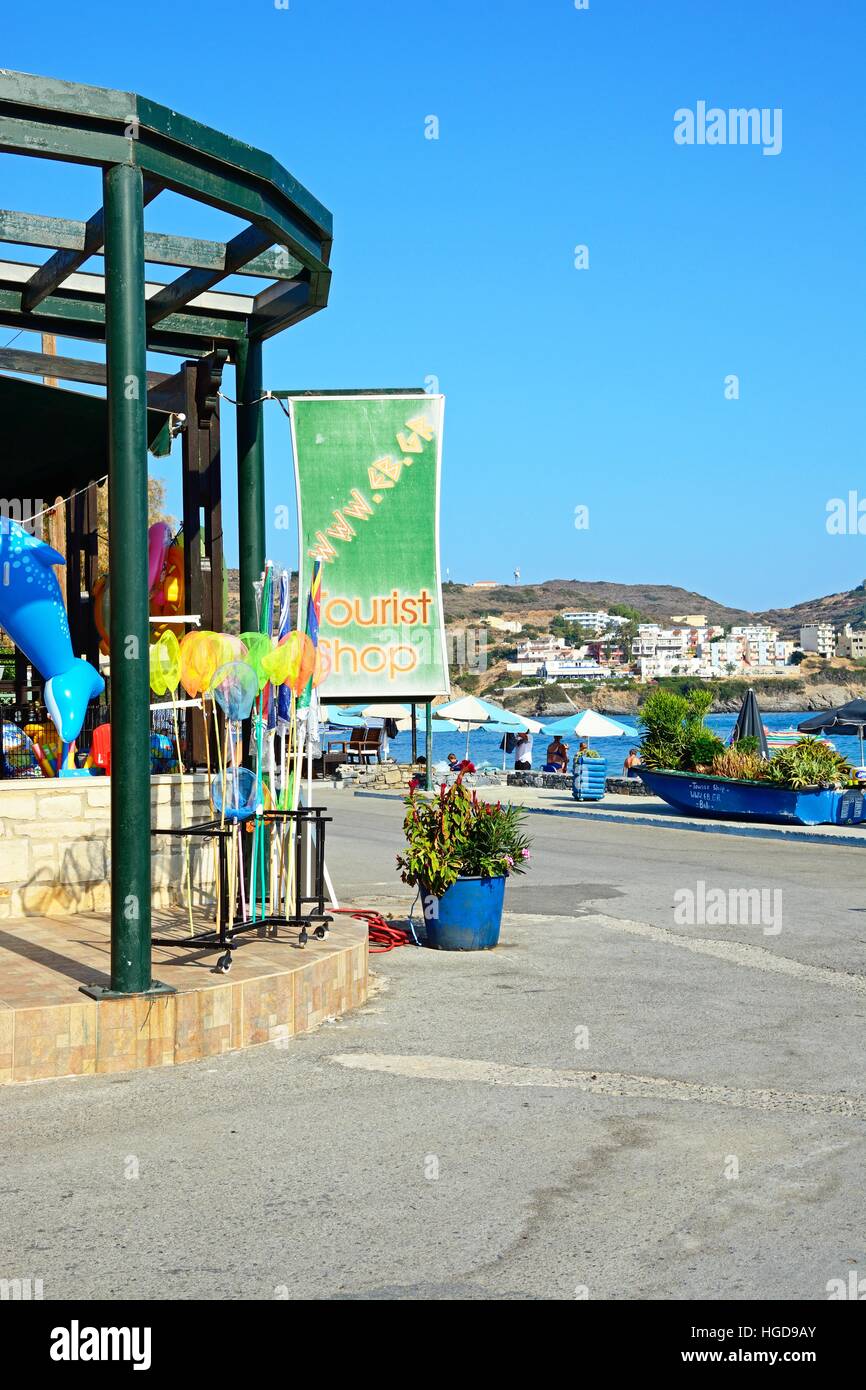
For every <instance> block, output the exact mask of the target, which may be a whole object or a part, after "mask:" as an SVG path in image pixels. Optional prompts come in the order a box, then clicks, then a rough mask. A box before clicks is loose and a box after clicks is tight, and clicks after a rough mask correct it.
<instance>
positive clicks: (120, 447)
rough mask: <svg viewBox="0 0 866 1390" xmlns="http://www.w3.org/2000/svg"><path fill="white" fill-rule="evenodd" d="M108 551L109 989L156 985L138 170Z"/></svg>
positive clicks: (112, 192) (127, 212)
mask: <svg viewBox="0 0 866 1390" xmlns="http://www.w3.org/2000/svg"><path fill="white" fill-rule="evenodd" d="M103 192H104V200H105V203H104V205H105V278H106V290H105V321H106V348H107V369H108V371H107V375H108V434H109V504H108V505H109V512H108V532H109V545H110V549H111V626H110V637H111V990H110V991H109V992H110V993H112V994H140V993H143V992H145V991H148V990H150V989H151V988H152V985H153V981H152V978H151V963H150V958H151V943H150V936H151V921H150V907H151V904H150V677H149V636H150V634H149V630H148V594H147V377H146V357H145V318H144V203H143V181H142V174H141V170H140V169H138V168H136V167H135V166H134V165H131V164H115V165H112V166H110V167H109V168H106V169H105V170H104V171H103Z"/></svg>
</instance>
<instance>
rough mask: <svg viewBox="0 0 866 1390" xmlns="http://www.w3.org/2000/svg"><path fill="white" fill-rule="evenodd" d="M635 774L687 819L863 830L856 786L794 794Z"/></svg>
mask: <svg viewBox="0 0 866 1390" xmlns="http://www.w3.org/2000/svg"><path fill="white" fill-rule="evenodd" d="M639 772H640V777H641V781H642V782H644V783H645V785H646V786H647V787H648V788H649V790H650V791H651V792H653V793H654V794H655V795H656V796H660V797H661V798H662V800H663V801H666V802H667V803H668V805H669V806H673V807H674V808H675V809H676V810H677V811H682V812H684V813H685V814H686V815H691V816H714V817H718V818H719V819H722V820H760V821H773V822H778V823H781V824H788V825H861V824H862V823H863V822H864V821H866V800H864V791H866V789H863V788H860V787H846V788H844V789H842V790H837V789H835V788H832V787H809V788H806V789H805V790H804V791H794V790H792V789H790V788H788V787H770V786H767V784H766V783H765V782H738V781H734V780H733V779H732V778H728V777H710V776H707V775H706V774H704V773H699V772H658V771H655V770H651V769H649V768H645V767H641V768H640V769H639Z"/></svg>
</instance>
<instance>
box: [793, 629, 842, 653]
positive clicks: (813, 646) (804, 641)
mask: <svg viewBox="0 0 866 1390" xmlns="http://www.w3.org/2000/svg"><path fill="white" fill-rule="evenodd" d="M800 646H801V647H802V648H803V651H804V652H817V653H818V655H819V656H828V657H829V656H835V654H836V629H835V628H834V626H833V624H832V623H812V624H810V625H809V626H808V627H801V628H800Z"/></svg>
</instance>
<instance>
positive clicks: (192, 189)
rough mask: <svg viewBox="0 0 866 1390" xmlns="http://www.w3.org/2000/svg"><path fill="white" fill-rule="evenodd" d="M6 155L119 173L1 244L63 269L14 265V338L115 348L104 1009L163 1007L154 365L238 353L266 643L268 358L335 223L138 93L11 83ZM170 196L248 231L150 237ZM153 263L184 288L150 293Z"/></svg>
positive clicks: (247, 530) (0, 125)
mask: <svg viewBox="0 0 866 1390" xmlns="http://www.w3.org/2000/svg"><path fill="white" fill-rule="evenodd" d="M0 153H7V154H22V155H30V156H35V157H37V158H40V159H53V160H61V161H66V162H70V163H76V164H90V165H96V166H98V167H99V168H101V170H102V188H103V206H102V207H101V208H99V209H98V210H97V211H95V212H94V213H93V215H92V216H91V217H89V218H88V220H87V221H86V222H75V221H68V220H65V219H63V218H56V217H44V216H38V215H35V214H28V213H24V212H12V211H6V210H0V242H4V243H9V244H12V245H17V246H29V247H41V248H48V249H49V250H50V251H51V252H52V253H53V254H51V255H50V256H49V257H48V258H47V259H46V260H45V261H44V263H43V264H41V265H39V266H34V265H32V264H23V263H20V262H16V261H7V260H0V324H4V325H6V326H7V327H9V328H12V329H23V330H27V331H30V332H38V333H54V334H58V335H62V336H63V337H67V338H81V339H90V340H95V341H99V342H104V343H105V345H106V386H107V411H108V437H109V451H108V452H109V544H110V545H111V542H112V541H117V544H114V545H113V546H112V547H111V628H110V638H111V650H112V655H113V661H112V719H111V725H112V750H111V757H112V797H111V988H110V990H108V991H104V993H106V994H137V993H146V992H151V991H157V990H159V989H160V988H161V987H160V986H159V985H158V984H157V983H156V982H154V981H153V979H152V975H151V894H150V752H149V703H150V686H149V671H148V651H149V628H148V586H147V447H148V420H147V406H148V396H147V391H148V374H147V371H146V356H145V354H146V353H147V352H165V353H171V354H174V355H178V356H191V357H206V356H208V355H209V354H214V353H219V352H220V351H222V353H223V354H224V353H226V352H227V353H228V357H229V359H230V360H231V361H232V362H233V363H234V366H235V370H236V391H235V394H236V397H237V402H238V405H237V445H238V448H237V454H238V465H237V466H238V533H239V548H240V608H241V615H240V616H241V628H242V630H243V629H245V628H246V629H250V628H254V627H256V625H257V624H256V612H255V595H254V589H253V585H254V583H255V581H256V580H257V579H258V577H259V575H260V574H261V571H262V567H263V565H264V560H265V508H264V432H263V422H262V343H263V342H264V340H265V339H266V338H269V337H271V336H272V335H273V334H275V333H279V332H281V331H282V330H283V329H284V328H288V327H290V326H291V325H292V324H294V323H298V322H299V321H300V320H301V319H303V318H306V317H307V316H308V315H309V314H314V313H316V312H317V311H318V310H319V309H323V308H324V307H325V305H326V303H327V299H328V290H329V285H330V271H329V269H328V261H329V257H330V250H331V236H332V224H331V215H330V213H329V212H328V210H327V208H325V207H323V206H322V204H321V203H320V202H318V200H317V199H316V198H314V197H313V195H312V194H311V193H309V192H308V191H307V189H306V188H304V187H303V186H302V185H301V184H300V183H298V182H297V180H296V179H294V178H293V177H292V175H291V174H290V173H288V171H287V170H286V169H284V168H283V166H282V165H281V164H279V163H278V162H277V161H276V160H275V159H273V158H272V157H271V156H270V155H268V154H265V153H263V152H262V151H261V150H257V149H254V148H253V147H252V146H250V145H246V144H244V143H242V142H241V141H240V140H235V139H233V138H232V137H231V136H228V135H223V134H221V133H220V132H219V131H216V130H212V129H210V128H209V127H208V126H204V125H200V124H199V123H198V122H197V121H193V120H190V119H189V118H188V117H186V116H181V115H180V114H179V113H178V112H176V111H172V110H170V109H169V108H168V107H165V106H160V105H158V104H157V103H155V102H152V101H148V100H147V99H146V98H145V97H141V96H138V95H136V94H134V93H132V92H121V91H112V90H108V89H104V88H101V87H85V86H80V85H78V84H76V83H72V82H62V81H58V80H56V79H53V78H45V77H35V76H31V75H29V74H27V73H20V72H9V71H7V70H0ZM163 190H170V191H172V192H174V193H178V194H182V195H185V196H187V197H189V198H192V199H194V200H196V201H197V202H201V203H205V204H208V205H210V206H212V207H215V208H219V209H221V210H222V211H224V212H227V213H230V214H233V215H234V216H235V217H237V218H240V219H242V220H243V221H244V222H245V223H246V226H245V227H244V229H243V230H242V231H240V232H239V233H238V234H237V235H236V236H234V237H232V238H231V240H229V241H227V242H218V241H206V240H201V239H199V238H195V237H182V236H173V235H170V234H166V233H156V232H145V230H144V208H145V205H146V204H148V203H151V202H152V201H153V200H154V199H156V198H158V196H159V194H160V193H161V192H162V191H163ZM94 256H102V257H104V274H103V275H96V274H92V273H83V272H82V271H81V267H82V266H83V265H84V264H85V262H87V261H89V260H90V259H91V258H92V257H94ZM147 263H151V264H154V265H167V266H175V267H177V268H178V269H179V270H181V271H182V273H181V274H179V275H178V276H177V277H176V278H175V279H173V280H171V281H170V282H169V283H168V284H163V283H148V281H147V279H146V276H145V265H146V264H147ZM236 275H240V276H254V277H256V278H258V279H259V280H262V279H264V280H267V281H269V282H270V283H269V284H268V285H267V287H266V288H264V289H260V290H259V291H258V292H257V293H255V294H249V295H246V294H242V293H231V292H228V291H224V290H223V291H220V290H216V289H215V288H214V287H215V286H217V285H219V283H220V282H221V281H222V280H224V279H225V278H226V277H227V276H236ZM69 374H70V373H67V375H69ZM82 379H86V375H85V376H84V377H82ZM121 541H122V543H120V542H121Z"/></svg>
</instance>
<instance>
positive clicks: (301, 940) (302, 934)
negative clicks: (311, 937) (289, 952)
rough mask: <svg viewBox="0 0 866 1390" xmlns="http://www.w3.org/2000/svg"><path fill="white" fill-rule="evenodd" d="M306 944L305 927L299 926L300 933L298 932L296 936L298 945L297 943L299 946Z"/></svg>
mask: <svg viewBox="0 0 866 1390" xmlns="http://www.w3.org/2000/svg"><path fill="white" fill-rule="evenodd" d="M306 944H307V928H306V927H301V930H300V934H299V936H298V945H299V946H306Z"/></svg>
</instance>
